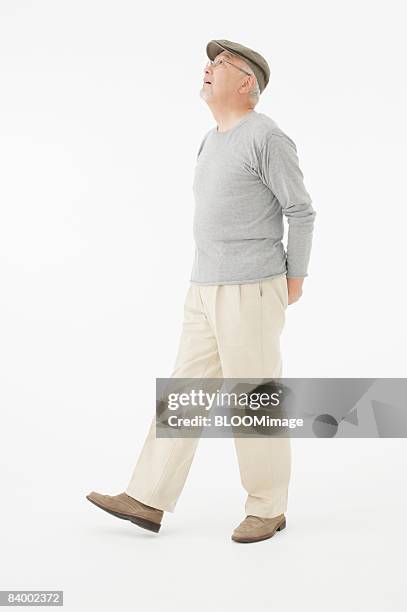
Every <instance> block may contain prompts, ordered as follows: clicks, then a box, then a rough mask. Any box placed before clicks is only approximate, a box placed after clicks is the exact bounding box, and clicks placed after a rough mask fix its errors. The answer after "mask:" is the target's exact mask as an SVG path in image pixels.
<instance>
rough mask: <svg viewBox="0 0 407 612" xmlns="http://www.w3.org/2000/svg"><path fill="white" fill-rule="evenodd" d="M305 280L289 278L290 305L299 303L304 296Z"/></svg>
mask: <svg viewBox="0 0 407 612" xmlns="http://www.w3.org/2000/svg"><path fill="white" fill-rule="evenodd" d="M303 282H304V279H303V278H287V286H288V304H293V303H294V302H297V301H298V300H299V299H300V297H301V296H302V284H303Z"/></svg>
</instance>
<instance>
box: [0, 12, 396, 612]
mask: <svg viewBox="0 0 407 612" xmlns="http://www.w3.org/2000/svg"><path fill="white" fill-rule="evenodd" d="M403 13H404V4H403V3H402V2H396V1H387V2H372V1H369V2H361V1H359V2H358V1H356V2H355V1H354V0H353V1H352V2H350V1H347V2H337V3H333V2H322V1H308V2H300V1H299V0H298V1H296V2H289V1H287V0H284V1H283V0H281V1H279V2H272V1H270V0H268V1H267V2H257V3H256V4H250V3H244V2H237V1H235V2H228V1H225V0H223V1H222V2H205V3H197V2H171V3H167V2H162V3H140V4H137V3H136V2H130V1H124V0H115V1H114V2H113V1H110V2H106V1H100V0H98V1H92V0H81V1H78V0H70V1H69V2H63V1H61V0H53V1H42V0H39V1H37V2H25V1H18V0H14V1H8V0H1V1H0V17H1V18H0V53H1V57H0V110H1V115H0V167H1V184H0V190H1V191H0V205H1V219H0V340H1V348H0V351H1V352H0V385H1V386H0V401H1V419H2V420H1V516H2V519H1V522H0V537H1V553H0V554H1V557H2V570H1V574H0V589H63V590H64V592H65V608H66V609H67V610H75V612H78V611H80V612H81V611H82V610H84V611H85V610H86V611H89V610H98V611H101V610H112V609H113V608H114V607H116V608H117V609H120V610H135V609H142V610H159V609H162V608H164V609H166V610H168V611H172V610H174V611H175V610H177V611H179V610H186V609H187V608H188V609H189V607H191V602H192V605H193V606H194V607H195V609H196V610H207V609H210V608H216V609H222V610H226V609H235V610H248V609H253V610H268V609H270V607H271V606H273V607H274V609H278V610H280V611H286V610H287V611H288V610H295V609H297V608H298V607H299V606H301V607H302V608H303V607H304V606H306V607H307V608H311V607H312V609H314V610H318V611H319V610H321V611H322V610H326V609H327V608H328V607H329V609H330V610H335V611H336V610H338V611H339V610H364V609H366V608H367V607H369V608H370V609H371V610H380V611H381V612H382V611H384V610H392V611H398V610H402V609H405V605H406V601H405V597H404V595H403V593H402V581H404V578H405V575H404V570H403V567H404V561H405V558H404V550H405V546H406V543H407V542H406V528H405V513H406V509H407V508H406V505H407V504H406V493H405V460H406V443H405V440H403V439H401V440H386V439H373V440H361V441H359V440H302V441H298V440H297V441H294V443H293V474H292V481H291V488H290V500H289V510H288V512H287V529H286V530H285V531H283V532H281V533H280V534H277V535H276V537H274V538H272V539H271V540H267V541H265V542H261V543H258V544H252V545H248V546H244V545H238V544H236V543H234V542H232V541H231V540H230V535H231V532H232V530H233V528H234V527H235V526H236V525H237V524H238V523H239V522H240V521H241V520H242V518H243V517H244V500H245V492H244V490H243V489H242V487H241V485H240V480H239V474H238V468H237V462H236V458H235V454H234V448H233V442H232V440H230V439H228V440H207V439H204V440H202V441H201V443H200V446H199V449H198V452H197V454H196V457H195V461H194V463H193V466H192V468H191V472H190V476H189V479H188V482H187V485H186V487H185V489H184V492H183V494H182V497H181V498H180V500H179V503H178V506H177V509H176V512H175V513H173V514H166V515H165V517H164V523H163V527H162V529H161V532H160V534H159V535H158V536H157V535H156V534H151V533H149V532H146V531H143V530H141V529H139V528H137V527H135V526H134V525H130V524H129V523H127V522H124V521H119V520H117V519H115V518H113V517H111V516H109V515H107V514H105V513H103V512H101V511H100V510H98V509H96V508H95V507H94V506H91V505H90V504H89V502H87V501H86V499H85V494H86V493H88V492H89V491H91V490H97V491H100V492H104V493H109V494H117V493H119V492H121V491H123V490H124V488H125V486H126V485H127V483H128V481H129V478H130V476H131V472H132V470H133V466H134V464H135V462H136V459H137V456H138V453H139V451H140V449H141V445H142V443H143V440H144V437H145V435H146V433H147V428H148V425H149V423H150V420H151V417H152V414H153V410H154V397H155V396H154V392H155V378H156V377H165V376H168V375H169V373H170V371H171V368H172V366H173V363H174V360H175V353H176V349H177V344H178V338H179V334H180V331H181V323H182V307H183V302H184V298H185V293H186V290H187V288H188V282H189V275H190V271H191V267H192V259H193V248H194V245H193V237H192V214H193V197H192V180H193V171H194V165H195V158H196V153H197V150H198V147H199V144H200V142H201V138H202V136H203V134H204V133H205V132H206V131H207V130H208V129H209V128H211V127H213V126H214V125H215V123H214V118H213V116H212V115H211V112H210V109H209V108H208V107H207V106H206V104H205V102H204V101H203V100H201V99H200V97H199V90H200V88H201V84H202V76H203V66H204V63H205V61H206V54H205V47H206V44H207V42H208V41H209V40H210V39H216V38H226V39H229V40H233V41H238V42H241V43H243V44H245V45H246V46H249V47H252V48H254V49H256V50H258V51H259V52H260V53H262V54H263V55H264V56H265V57H266V58H267V59H268V61H269V63H270V66H271V80H270V84H269V86H268V88H267V89H266V90H265V92H264V94H263V95H262V97H261V101H260V103H259V105H258V106H257V107H256V110H257V111H260V112H263V113H266V114H267V115H269V116H271V117H272V118H273V119H275V120H276V121H277V123H278V124H279V125H280V127H281V128H282V129H283V130H284V131H286V133H287V134H289V135H290V136H291V138H292V139H293V140H294V141H295V142H296V144H297V148H298V153H299V157H300V163H301V167H302V170H303V172H304V176H305V184H306V187H307V189H308V191H309V192H310V194H311V196H312V200H313V206H314V208H315V210H316V211H317V218H316V226H315V233H314V241H313V250H312V255H311V262H310V266H309V277H308V278H307V279H306V280H305V283H304V294H303V297H302V298H301V300H300V301H299V302H298V303H296V304H293V305H290V306H289V308H288V311H287V321H286V328H285V331H284V336H283V338H282V349H283V359H284V375H285V376H287V377H405V375H406V366H405V364H406V358H405V345H406V340H407V331H406V325H405V312H406V289H405V273H406V249H405V245H406V221H407V213H406V188H405V165H406V155H405V151H406V148H405V142H406V137H407V129H406V121H405V108H406V107H407V99H406V98H407V95H406V93H407V92H406V81H405V55H406V44H405V15H404V14H403ZM403 598H404V601H403ZM115 600H116V601H117V600H118V603H117V605H115V604H114V601H115ZM188 600H189V603H188Z"/></svg>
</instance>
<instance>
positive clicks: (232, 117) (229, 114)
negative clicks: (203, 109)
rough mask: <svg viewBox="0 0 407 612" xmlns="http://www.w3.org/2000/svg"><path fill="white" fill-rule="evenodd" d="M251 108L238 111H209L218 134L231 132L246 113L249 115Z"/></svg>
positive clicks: (223, 109)
mask: <svg viewBox="0 0 407 612" xmlns="http://www.w3.org/2000/svg"><path fill="white" fill-rule="evenodd" d="M252 110H254V109H253V108H239V109H230V108H228V109H225V108H222V109H211V111H212V114H213V117H214V119H215V121H216V123H217V125H218V127H217V131H218V132H226V131H227V130H231V129H232V128H233V127H234V126H235V125H236V123H238V122H239V121H240V119H242V117H244V116H245V115H247V113H250V112H251V111H252Z"/></svg>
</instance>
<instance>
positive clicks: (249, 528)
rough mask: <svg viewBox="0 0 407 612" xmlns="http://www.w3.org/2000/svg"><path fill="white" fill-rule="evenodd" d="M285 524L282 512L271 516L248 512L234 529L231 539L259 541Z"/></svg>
mask: <svg viewBox="0 0 407 612" xmlns="http://www.w3.org/2000/svg"><path fill="white" fill-rule="evenodd" d="M285 526H286V520H285V516H284V514H279V515H278V516H273V517H272V518H264V517H261V516H253V515H251V514H249V515H248V516H246V518H245V519H244V520H243V521H242V522H241V523H240V525H238V526H237V527H236V529H235V530H234V532H233V534H232V540H234V541H235V542H259V541H260V540H267V539H268V538H271V537H272V536H273V535H274V534H275V532H276V531H281V530H282V529H284V528H285Z"/></svg>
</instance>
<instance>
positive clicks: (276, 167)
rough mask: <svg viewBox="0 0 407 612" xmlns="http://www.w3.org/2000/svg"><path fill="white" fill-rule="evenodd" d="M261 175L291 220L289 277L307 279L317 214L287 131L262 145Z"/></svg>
mask: <svg viewBox="0 0 407 612" xmlns="http://www.w3.org/2000/svg"><path fill="white" fill-rule="evenodd" d="M259 176H260V179H261V180H262V181H263V182H264V184H265V185H266V186H267V187H269V189H270V190H271V191H272V192H273V194H274V195H275V197H276V198H277V200H278V202H279V203H280V206H281V207H282V212H283V214H284V215H285V216H286V217H287V221H288V238H287V278H304V277H305V276H308V264H309V260H310V256H311V246H312V236H313V230H314V221H315V217H316V212H315V210H314V209H313V207H312V200H311V197H310V195H309V193H308V191H307V190H306V188H305V185H304V176H303V173H302V171H301V169H300V166H299V160H298V154H297V147H296V145H295V143H294V142H293V140H291V138H289V137H288V136H287V135H286V134H284V132H281V133H276V132H270V134H268V135H267V136H266V141H265V143H263V145H262V149H261V152H260V158H259Z"/></svg>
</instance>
